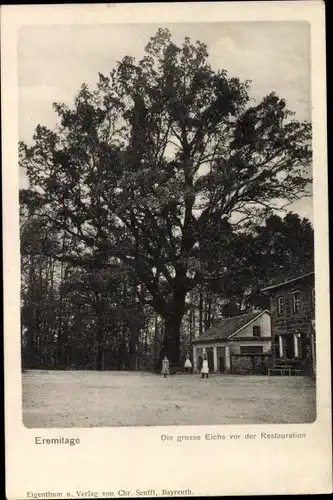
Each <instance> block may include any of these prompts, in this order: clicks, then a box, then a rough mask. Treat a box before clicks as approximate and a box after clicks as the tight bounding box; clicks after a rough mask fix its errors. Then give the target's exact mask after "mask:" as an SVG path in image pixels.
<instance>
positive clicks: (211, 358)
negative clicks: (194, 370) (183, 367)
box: [207, 351, 214, 372]
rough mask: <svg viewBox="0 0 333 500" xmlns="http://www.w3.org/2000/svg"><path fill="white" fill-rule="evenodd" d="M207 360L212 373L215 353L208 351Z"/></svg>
mask: <svg viewBox="0 0 333 500" xmlns="http://www.w3.org/2000/svg"><path fill="white" fill-rule="evenodd" d="M207 359H208V366H209V371H210V372H212V371H214V355H213V351H208V352H207Z"/></svg>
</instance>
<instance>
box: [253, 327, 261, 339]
mask: <svg viewBox="0 0 333 500" xmlns="http://www.w3.org/2000/svg"><path fill="white" fill-rule="evenodd" d="M253 337H261V329H260V326H254V327H253Z"/></svg>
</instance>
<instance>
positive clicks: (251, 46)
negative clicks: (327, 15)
mask: <svg viewBox="0 0 333 500" xmlns="http://www.w3.org/2000/svg"><path fill="white" fill-rule="evenodd" d="M160 27H163V28H164V27H166V28H168V29H169V30H170V31H171V33H172V38H173V41H175V42H176V43H181V41H182V40H183V39H184V37H185V36H189V37H191V39H192V40H193V41H196V40H200V41H202V42H205V43H206V44H207V46H208V52H209V55H210V62H211V64H212V66H213V67H214V68H218V69H226V70H227V71H228V74H229V76H237V77H239V78H240V79H241V80H245V79H250V80H252V87H251V88H252V90H251V94H252V96H253V98H254V99H256V100H259V99H261V98H262V97H263V96H264V95H266V94H268V93H269V92H271V91H273V90H274V91H276V92H277V93H278V95H279V96H280V97H283V98H284V99H286V101H287V105H288V107H289V109H291V110H292V111H295V112H296V118H297V119H299V120H304V119H305V120H310V119H311V117H310V113H311V102H310V38H309V36H310V33H309V25H308V23H305V22H258V23H253V22H251V23H245V22H242V23H240V22H237V23H209V24H204V23H193V24H184V23H183V24H180V23H178V24H171V25H162V24H158V25H156V24H144V25H143V24H132V25H128V24H123V25H122V24H110V25H94V26H87V25H81V26H79V25H68V26H29V27H23V28H21V29H20V32H19V39H18V85H19V89H18V93H19V136H20V140H23V141H26V142H30V141H31V137H32V134H33V131H34V129H35V127H36V125H38V124H41V125H47V126H49V127H53V126H54V125H55V123H56V118H57V116H56V114H55V113H54V111H53V109H52V103H53V102H54V101H56V102H65V103H67V104H69V105H70V104H71V103H72V102H73V98H74V96H75V94H76V92H77V90H78V89H79V87H80V85H81V84H82V83H83V82H86V83H88V84H90V85H92V86H94V85H95V84H96V82H97V77H98V72H101V73H103V74H108V73H109V71H110V70H111V69H112V68H113V67H114V66H115V63H116V62H117V61H118V60H120V59H121V58H122V57H123V56H125V55H132V56H134V57H136V58H140V57H142V56H143V52H144V47H145V45H146V44H147V42H148V40H149V38H150V37H151V36H153V35H154V34H155V33H156V31H157V29H158V28H160ZM20 178H21V185H22V186H23V185H25V177H24V172H21V174H20ZM290 208H291V209H292V210H294V211H295V212H298V213H299V214H300V215H301V216H304V217H308V218H309V219H311V220H312V198H308V199H303V200H300V201H299V202H297V203H295V204H293V206H291V207H290Z"/></svg>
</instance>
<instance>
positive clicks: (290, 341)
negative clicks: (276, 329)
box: [284, 335, 295, 359]
mask: <svg viewBox="0 0 333 500" xmlns="http://www.w3.org/2000/svg"><path fill="white" fill-rule="evenodd" d="M284 351H285V357H286V358H287V359H292V358H294V357H295V348H294V337H293V335H285V337H284Z"/></svg>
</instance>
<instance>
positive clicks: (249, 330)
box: [232, 313, 271, 339]
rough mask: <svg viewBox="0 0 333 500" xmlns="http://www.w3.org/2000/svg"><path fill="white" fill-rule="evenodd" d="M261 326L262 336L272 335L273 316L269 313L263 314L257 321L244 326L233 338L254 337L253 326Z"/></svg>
mask: <svg viewBox="0 0 333 500" xmlns="http://www.w3.org/2000/svg"><path fill="white" fill-rule="evenodd" d="M254 326H260V333H261V337H270V336H271V317H270V315H269V314H268V313H265V314H262V315H261V316H260V317H259V318H257V319H256V320H255V321H253V322H252V323H250V324H249V325H248V326H247V327H245V328H243V329H242V330H241V331H240V332H239V333H238V334H237V335H234V336H233V337H232V338H233V339H235V338H237V337H253V327H254Z"/></svg>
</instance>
